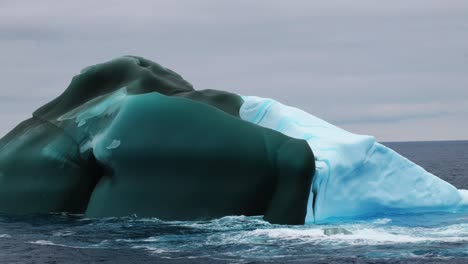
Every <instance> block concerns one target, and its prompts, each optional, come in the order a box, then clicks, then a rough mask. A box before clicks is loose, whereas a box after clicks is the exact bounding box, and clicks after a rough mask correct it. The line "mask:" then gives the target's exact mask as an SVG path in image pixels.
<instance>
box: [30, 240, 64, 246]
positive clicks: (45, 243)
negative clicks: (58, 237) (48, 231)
mask: <svg viewBox="0 0 468 264" xmlns="http://www.w3.org/2000/svg"><path fill="white" fill-rule="evenodd" d="M29 243H31V244H36V245H41V246H60V245H57V244H55V243H54V242H52V241H49V240H36V241H30V242H29Z"/></svg>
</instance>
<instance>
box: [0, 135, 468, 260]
mask: <svg viewBox="0 0 468 264" xmlns="http://www.w3.org/2000/svg"><path fill="white" fill-rule="evenodd" d="M385 145H387V146H389V147H391V148H393V149H394V150H396V151H398V152H399V153H401V154H403V155H404V156H406V157H408V158H409V159H411V160H412V161H414V162H416V163H418V164H420V165H421V166H423V167H424V168H426V169H427V170H428V171H430V172H432V173H434V174H436V175H438V176H440V177H441V178H443V179H444V180H446V181H448V182H450V183H452V184H453V185H455V186H456V187H458V188H461V189H468V141H452V142H449V141H447V142H405V143H386V144H385ZM339 228H344V229H345V230H347V231H349V232H350V233H351V234H349V233H347V232H346V233H347V234H344V233H340V232H338V234H331V235H326V234H325V233H328V234H329V233H336V232H337V231H339V230H340V229H339ZM0 262H1V263H285V262H287V263H290V262H294V263H439V262H447V263H468V213H431V214H400V215H375V216H372V217H369V218H367V219H360V220H356V221H352V222H347V223H340V224H332V225H309V226H294V227H291V226H280V225H271V224H269V223H266V222H264V221H263V220H262V219H261V217H243V216H235V217H225V218H222V219H217V220H212V221H198V222H164V221H160V220H158V219H137V218H132V217H128V218H108V219H100V220H93V219H86V218H83V217H81V216H74V215H66V214H53V215H35V216H7V215H0Z"/></svg>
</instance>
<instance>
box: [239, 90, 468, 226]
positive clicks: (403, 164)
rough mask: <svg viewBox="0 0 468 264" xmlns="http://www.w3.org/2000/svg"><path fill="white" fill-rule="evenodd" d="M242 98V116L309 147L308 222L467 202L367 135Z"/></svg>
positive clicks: (435, 208) (462, 194) (263, 101)
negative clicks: (311, 178) (312, 157)
mask: <svg viewBox="0 0 468 264" xmlns="http://www.w3.org/2000/svg"><path fill="white" fill-rule="evenodd" d="M243 99H244V104H243V105H242V107H241V109H240V117H241V118H242V119H243V120H246V121H249V122H251V123H255V124H258V125H260V126H263V127H267V128H271V129H273V130H276V131H279V132H281V133H283V134H285V135H287V136H290V137H294V138H300V139H304V140H307V142H308V144H309V145H310V147H311V149H312V150H313V151H314V154H315V156H316V167H317V168H316V171H315V177H314V181H313V183H312V188H311V198H310V199H309V204H308V208H307V216H306V222H307V223H314V222H315V223H321V222H329V221H333V220H335V219H340V218H355V217H360V216H366V215H373V214H378V213H384V212H385V213H388V212H405V211H411V212H418V211H424V212H428V211H452V210H457V209H459V208H460V207H461V206H463V205H465V204H466V202H467V199H466V197H465V196H467V195H466V192H465V191H459V190H457V189H456V188H455V187H454V186H452V185H451V184H449V183H447V182H445V181H443V180H442V179H440V178H438V177H436V176H435V175H433V174H431V173H429V172H427V171H425V170H424V169H423V168H422V167H420V166H418V165H417V164H415V163H413V162H411V161H410V160H408V159H406V158H405V157H403V156H401V155H399V154H398V153H396V152H395V151H393V150H391V149H389V148H387V147H386V146H384V145H382V144H379V143H377V142H376V141H375V139H374V137H372V136H364V135H356V134H353V133H350V132H348V131H345V130H343V129H341V128H339V127H336V126H334V125H332V124H330V123H327V122H326V121H324V120H322V119H320V118H317V117H315V116H313V115H311V114H308V113H306V112H304V111H302V110H299V109H297V108H293V107H289V106H286V105H283V104H281V103H279V102H276V101H274V100H271V99H265V98H260V97H255V96H244V97H243ZM314 200H315V201H314Z"/></svg>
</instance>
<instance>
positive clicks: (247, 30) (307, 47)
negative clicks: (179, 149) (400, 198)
mask: <svg viewBox="0 0 468 264" xmlns="http://www.w3.org/2000/svg"><path fill="white" fill-rule="evenodd" d="M127 54H132V55H139V56H143V57H146V58H148V59H151V60H154V61H156V62H158V63H160V64H162V65H164V66H166V67H168V68H171V69H172V70H174V71H176V72H178V73H180V74H181V75H182V76H183V77H184V78H185V79H186V80H188V81H189V82H191V83H192V84H193V85H194V86H195V88H196V89H221V90H228V91H231V92H237V93H241V94H245V95H259V96H263V97H271V98H274V99H277V100H279V101H281V102H284V103H286V104H290V105H293V106H297V107H300V108H302V109H304V110H306V111H308V112H310V113H312V114H314V115H317V116H319V117H321V118H323V119H325V120H327V121H329V122H331V123H334V124H336V125H338V126H341V127H343V128H345V129H348V130H351V131H353V132H356V133H362V134H370V135H374V136H376V137H377V139H378V140H380V141H409V140H447V139H468V122H467V121H468V1H464V0H460V1H452V0H440V1H431V0H420V1H412V0H402V1H399V0H398V1H396V0H392V1H377V0H375V1H371V0H361V1H358V0H348V1H344V0H343V1H332V0H324V1H313V0H309V1H292V0H284V1H272V0H268V1H259V0H255V1H254V0H252V1H239V0H236V1H233V0H230V1H221V0H197V1H194V0H187V1H177V0H169V1H157V0H156V1H152V0H146V1H88V0H80V1H63V0H57V1H54V0H41V1H33V0H30V1H21V0H11V1H10V0H0V80H1V86H0V136H1V135H4V134H5V133H6V132H8V131H9V130H11V129H12V128H13V127H14V126H15V125H16V124H17V123H19V122H20V121H22V120H24V119H26V118H28V117H30V116H31V112H32V111H33V110H35V109H36V108H38V107H39V106H41V105H43V104H44V103H46V102H48V101H50V100H52V99H53V98H55V97H56V96H58V95H59V94H60V93H61V92H62V91H63V90H64V89H65V88H66V87H67V85H68V83H69V82H70V80H71V78H72V77H73V75H75V74H77V73H79V71H80V70H81V69H82V68H84V67H86V66H88V65H91V64H95V63H99V62H104V61H107V60H109V59H112V58H115V57H118V56H121V55H127Z"/></svg>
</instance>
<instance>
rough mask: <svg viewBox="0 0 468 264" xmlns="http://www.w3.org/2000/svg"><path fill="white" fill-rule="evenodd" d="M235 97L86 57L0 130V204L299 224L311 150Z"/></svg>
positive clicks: (137, 62) (9, 208)
mask: <svg viewBox="0 0 468 264" xmlns="http://www.w3.org/2000/svg"><path fill="white" fill-rule="evenodd" d="M242 103H243V100H242V98H241V97H240V96H239V95H236V94H232V93H229V92H224V91H216V90H200V91H197V90H194V88H193V87H192V85H191V84H190V83H188V82H187V81H185V80H184V79H183V78H182V77H181V76H180V75H178V74H177V73H175V72H173V71H171V70H169V69H167V68H164V67H162V66H160V65H158V64H156V63H154V62H152V61H149V60H146V59H144V58H141V57H134V56H125V57H121V58H118V59H115V60H112V61H110V62H106V63H102V64H98V65H94V66H91V67H88V68H86V69H84V70H83V71H82V72H81V74H79V75H77V76H75V77H74V78H73V80H72V82H71V83H70V85H69V87H68V88H67V89H66V90H65V92H64V93H63V94H62V95H60V96H59V97H58V98H56V99H55V100H53V101H51V102H50V103H48V104H46V105H45V106H43V107H41V108H40V109H38V110H37V111H36V112H34V113H33V116H32V118H31V119H29V120H26V121H24V122H23V123H21V124H20V125H18V126H17V127H16V128H15V129H13V130H12V131H11V132H10V133H8V134H7V135H6V136H5V137H4V138H2V139H1V140H0V212H2V213H7V214H32V213H49V212H69V213H77V214H84V215H86V216H87V217H111V216H112V217H113V216H128V215H136V216H138V217H157V218H159V219H162V220H200V219H212V218H217V217H223V216H227V215H248V216H250V215H264V218H265V220H267V221H269V222H272V223H279V224H303V223H304V219H305V215H306V210H307V208H306V207H307V202H308V199H309V193H310V186H311V182H312V178H313V172H314V171H315V161H314V155H313V153H312V150H311V149H310V147H309V145H308V144H307V142H306V141H305V140H300V139H294V138H291V137H288V136H285V135H284V134H281V133H279V132H276V131H274V130H271V129H268V128H264V127H260V126H258V125H255V124H252V123H249V122H246V121H243V120H241V119H240V118H239V109H240V107H241V105H242Z"/></svg>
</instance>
